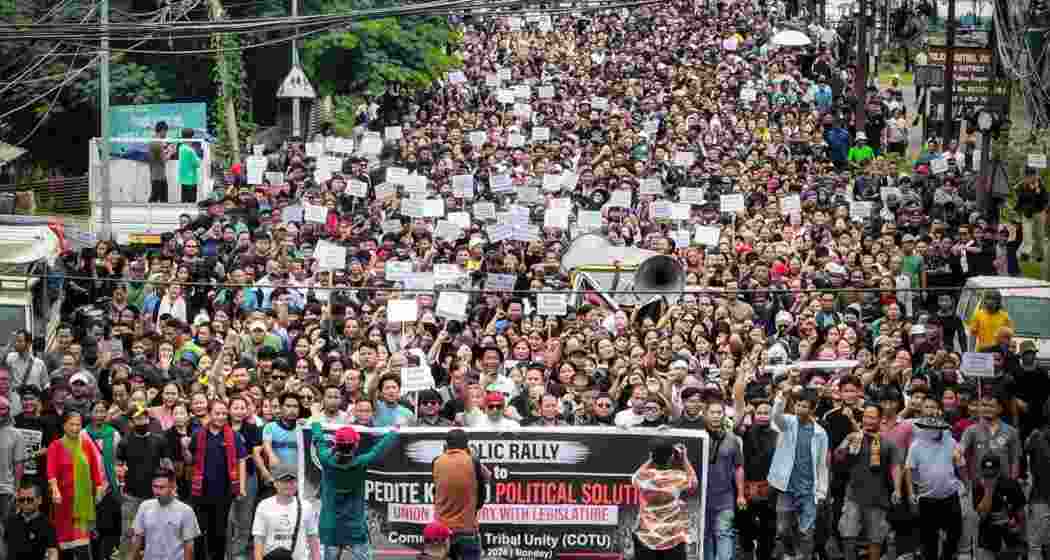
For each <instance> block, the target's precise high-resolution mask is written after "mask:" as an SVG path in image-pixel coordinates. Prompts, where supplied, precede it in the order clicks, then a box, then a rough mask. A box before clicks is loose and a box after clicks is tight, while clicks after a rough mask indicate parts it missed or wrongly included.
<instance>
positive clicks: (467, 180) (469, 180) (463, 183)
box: [452, 175, 474, 193]
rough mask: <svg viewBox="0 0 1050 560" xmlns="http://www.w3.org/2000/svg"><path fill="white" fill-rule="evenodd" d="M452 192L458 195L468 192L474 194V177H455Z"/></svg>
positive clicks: (453, 177)
mask: <svg viewBox="0 0 1050 560" xmlns="http://www.w3.org/2000/svg"><path fill="white" fill-rule="evenodd" d="M452 190H453V191H454V192H456V193H465V192H466V191H470V192H474V176H473V175H453V176H452Z"/></svg>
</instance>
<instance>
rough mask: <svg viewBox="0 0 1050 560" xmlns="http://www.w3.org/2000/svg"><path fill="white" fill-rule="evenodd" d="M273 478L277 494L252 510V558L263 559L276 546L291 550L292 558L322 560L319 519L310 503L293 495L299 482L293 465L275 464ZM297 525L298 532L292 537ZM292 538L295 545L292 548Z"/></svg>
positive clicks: (297, 559)
mask: <svg viewBox="0 0 1050 560" xmlns="http://www.w3.org/2000/svg"><path fill="white" fill-rule="evenodd" d="M273 480H274V485H275V486H276V487H277V495H276V496H272V497H269V498H266V499H265V500H263V501H261V502H259V507H258V508H257V509H256V510H255V522H254V524H253V525H252V536H254V537H255V559H254V560H263V558H265V557H266V556H267V555H268V554H270V553H271V552H273V551H274V550H277V549H284V550H291V551H292V555H291V558H292V560H321V540H320V536H319V534H318V525H317V524H318V518H317V515H316V512H315V511H314V507H313V506H312V505H311V504H310V502H305V501H302V500H299V499H297V498H296V494H297V493H298V492H299V484H298V477H297V474H296V472H295V466H294V465H286V464H284V463H282V464H280V465H277V466H275V467H274V469H273ZM296 525H298V527H299V532H298V534H297V535H295V536H294V537H293V533H295V531H296ZM293 538H295V548H292V539H293Z"/></svg>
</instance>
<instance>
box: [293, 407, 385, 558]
mask: <svg viewBox="0 0 1050 560" xmlns="http://www.w3.org/2000/svg"><path fill="white" fill-rule="evenodd" d="M398 428H399V427H398V426H397V425H396V424H395V425H394V426H393V427H392V428H391V429H390V431H388V432H387V433H386V435H384V436H383V437H382V438H380V439H379V440H378V441H376V442H375V444H374V445H372V448H371V449H369V450H368V451H367V452H365V453H362V454H360V455H359V454H358V444H359V443H360V442H361V435H360V434H358V433H357V430H355V429H354V428H353V426H343V427H342V428H340V429H339V430H338V431H336V432H335V446H334V449H333V446H332V445H331V444H330V443H328V438H327V437H325V432H324V429H322V427H321V423H320V422H314V423H313V425H312V427H311V433H312V434H313V444H314V447H315V448H316V449H317V457H318V459H319V461H320V463H321V522H320V533H321V544H323V545H324V547H325V549H324V558H325V560H339V558H340V557H341V556H342V553H343V550H344V549H346V548H349V549H350V559H351V560H368V559H369V558H371V556H372V555H371V552H370V548H369V543H368V525H367V512H368V508H367V507H366V504H365V479H367V478H368V466H369V465H371V464H372V463H373V462H375V461H377V460H378V459H380V458H381V457H382V456H383V454H384V453H386V451H387V450H388V449H390V447H392V446H393V445H394V442H395V441H397V436H398Z"/></svg>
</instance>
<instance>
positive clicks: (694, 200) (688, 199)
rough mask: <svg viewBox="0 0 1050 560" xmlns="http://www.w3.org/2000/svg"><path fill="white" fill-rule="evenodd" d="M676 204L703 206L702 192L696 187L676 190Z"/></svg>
mask: <svg viewBox="0 0 1050 560" xmlns="http://www.w3.org/2000/svg"><path fill="white" fill-rule="evenodd" d="M678 202H681V203H683V204H703V203H704V190H703V189H700V188H696V187H685V188H681V189H678Z"/></svg>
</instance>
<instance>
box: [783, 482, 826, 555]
mask: <svg viewBox="0 0 1050 560" xmlns="http://www.w3.org/2000/svg"><path fill="white" fill-rule="evenodd" d="M816 524H817V503H816V499H815V497H814V496H812V495H809V496H796V495H794V494H790V493H788V492H780V493H778V494H777V540H779V541H780V546H781V550H788V549H789V548H790V547H789V546H788V545H789V542H790V541H791V539H792V537H794V536H796V535H797V537H798V541H797V543H796V552H797V553H798V557H799V558H801V559H803V560H809V558H810V557H811V556H812V555H813V531H814V529H815V527H816Z"/></svg>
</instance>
